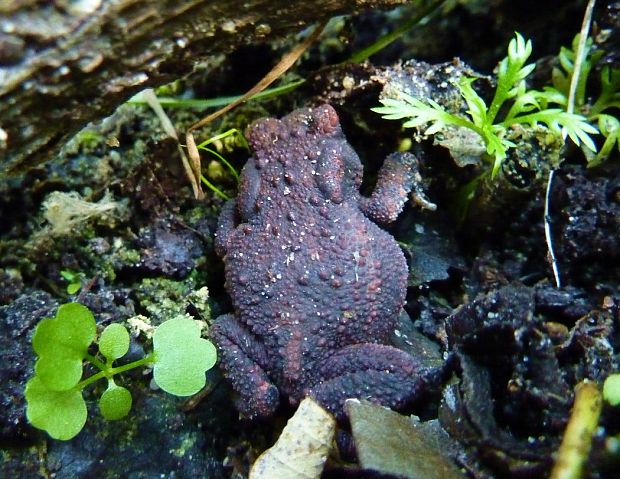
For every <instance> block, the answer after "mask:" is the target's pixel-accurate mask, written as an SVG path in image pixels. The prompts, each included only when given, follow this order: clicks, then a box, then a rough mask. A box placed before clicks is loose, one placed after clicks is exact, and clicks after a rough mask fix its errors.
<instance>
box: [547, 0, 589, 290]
mask: <svg viewBox="0 0 620 479" xmlns="http://www.w3.org/2000/svg"><path fill="white" fill-rule="evenodd" d="M595 4H596V0H589V2H588V5H587V6H586V11H585V13H584V14H583V21H582V22H581V31H580V32H579V45H578V46H577V52H576V53H575V64H574V65H573V74H572V75H571V79H570V88H569V90H568V99H567V102H566V111H567V112H568V113H573V112H574V111H575V94H576V93H577V85H578V84H579V76H580V75H581V65H582V64H583V61H584V56H585V49H586V42H587V40H588V35H589V34H590V25H591V24H592V12H593V11H594V5H595ZM562 135H563V136H564V138H566V131H563V132H562ZM554 172H555V170H554V169H551V170H550V171H549V179H548V180H547V191H546V192H545V218H544V221H545V238H546V240H547V251H548V254H549V258H550V260H551V268H552V269H553V277H554V278H555V285H556V287H558V288H560V287H561V283H560V270H559V268H558V261H557V258H556V256H555V252H554V251H553V244H552V242H551V224H550V221H551V217H550V216H549V198H550V196H551V184H552V182H553V174H554Z"/></svg>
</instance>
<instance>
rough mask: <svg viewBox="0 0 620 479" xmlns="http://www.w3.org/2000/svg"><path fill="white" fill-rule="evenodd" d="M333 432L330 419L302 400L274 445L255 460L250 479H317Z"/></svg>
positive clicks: (314, 404) (334, 422) (313, 404)
mask: <svg viewBox="0 0 620 479" xmlns="http://www.w3.org/2000/svg"><path fill="white" fill-rule="evenodd" d="M335 430H336V421H335V420H334V417H333V416H332V415H331V414H330V413H329V412H327V411H326V410H325V409H323V408H322V407H321V406H319V405H318V404H317V403H316V401H314V400H313V399H311V398H306V399H304V400H303V401H302V402H301V404H300V405H299V408H298V409H297V412H296V413H295V415H294V416H293V417H292V418H291V419H289V421H288V423H287V424H286V426H285V427H284V429H283V430H282V434H280V437H279V438H278V440H277V441H276V443H275V444H274V445H273V446H272V447H270V448H269V449H267V450H266V451H265V452H263V453H262V454H261V455H260V456H259V458H258V459H257V460H256V462H255V463H254V465H253V466H252V469H251V470H250V479H272V478H274V477H286V478H290V479H318V478H319V477H320V476H321V472H322V471H323V466H324V464H325V460H326V459H327V455H328V454H329V450H330V449H331V445H332V440H333V437H334V433H335Z"/></svg>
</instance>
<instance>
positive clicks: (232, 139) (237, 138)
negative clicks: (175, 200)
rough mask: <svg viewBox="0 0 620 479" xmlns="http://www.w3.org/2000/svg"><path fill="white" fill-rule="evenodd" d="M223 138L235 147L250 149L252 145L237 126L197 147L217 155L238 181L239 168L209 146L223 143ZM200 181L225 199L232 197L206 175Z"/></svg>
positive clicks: (201, 176)
mask: <svg viewBox="0 0 620 479" xmlns="http://www.w3.org/2000/svg"><path fill="white" fill-rule="evenodd" d="M222 140H227V141H228V143H227V144H228V145H229V146H230V145H234V146H235V147H236V146H240V147H242V148H245V149H246V150H249V149H250V145H248V142H247V140H246V139H245V137H244V136H243V133H242V132H241V130H239V129H237V128H231V129H230V130H227V131H225V132H224V133H220V134H219V135H215V136H212V137H211V138H209V139H208V140H205V141H203V142H202V143H200V144H199V145H197V146H196V148H198V149H199V150H203V151H206V152H207V153H209V154H210V155H213V156H215V157H216V158H217V159H218V160H219V161H220V162H222V163H223V164H224V165H225V166H226V168H228V171H230V173H231V174H232V176H233V177H234V178H235V181H237V182H238V181H239V173H237V170H235V168H234V167H233V166H232V165H231V164H230V163H229V162H228V161H227V160H226V158H224V157H223V156H222V155H221V154H220V153H219V152H218V151H217V149H214V148H210V147H209V145H214V144H221V142H222ZM200 181H202V182H203V183H204V184H205V185H206V186H207V188H209V189H210V190H211V191H213V192H214V193H215V194H217V195H219V196H220V197H221V198H223V199H225V200H229V199H230V198H229V197H228V195H227V194H225V193H224V192H223V191H222V190H220V189H219V188H218V187H216V186H215V185H214V184H213V183H212V182H210V181H209V180H208V179H207V178H206V177H205V176H204V175H200Z"/></svg>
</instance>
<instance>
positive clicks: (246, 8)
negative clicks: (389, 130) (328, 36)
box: [0, 0, 407, 175]
mask: <svg viewBox="0 0 620 479" xmlns="http://www.w3.org/2000/svg"><path fill="white" fill-rule="evenodd" d="M403 3H407V0H315V1H311V2H310V1H307V2H290V1H286V2H285V1H281V0H241V1H238V0H188V1H185V2H178V1H174V0H156V1H154V0H107V1H104V0H79V1H77V0H75V1H72V0H66V1H57V2H32V1H29V0H8V1H0V32H2V33H0V175H2V174H5V173H7V172H8V173H16V172H19V171H23V170H25V169H27V168H29V167H32V166H34V165H37V164H39V163H41V162H43V161H46V160H47V159H49V158H50V157H52V156H53V155H54V154H56V153H57V152H58V150H59V148H60V147H61V146H62V145H63V144H64V142H65V141H66V140H67V139H68V138H69V137H70V136H71V135H73V134H75V133H76V132H77V131H78V130H79V129H80V128H82V127H83V126H84V125H86V124H87V123H88V122H90V121H93V120H96V119H99V118H102V117H105V116H107V115H109V114H110V113H112V111H113V110H114V109H115V108H116V107H117V106H118V105H119V104H120V103H122V102H124V101H125V100H127V99H128V98H129V97H131V96H132V95H134V94H135V93H137V92H138V91H140V90H142V89H144V88H148V87H155V86H159V85H162V84H165V83H167V82H170V81H172V80H174V79H176V78H179V77H182V76H184V75H186V74H188V73H190V72H191V71H192V69H193V68H194V67H195V65H197V64H198V63H200V62H202V64H203V65H204V64H205V62H206V64H207V66H208V63H209V57H210V56H213V55H215V54H218V53H226V52H228V51H231V50H233V49H234V48H236V47H238V46H240V45H244V44H248V43H251V42H258V41H267V40H270V39H273V38H278V37H282V36H284V35H287V34H290V33H295V32H298V31H300V30H301V29H303V28H305V27H306V26H308V25H310V24H312V23H314V22H316V21H321V20H324V19H326V18H329V17H330V16H333V15H336V14H343V13H352V12H355V11H357V10H360V9H366V8H375V7H377V8H389V7H393V6H396V5H399V4H403Z"/></svg>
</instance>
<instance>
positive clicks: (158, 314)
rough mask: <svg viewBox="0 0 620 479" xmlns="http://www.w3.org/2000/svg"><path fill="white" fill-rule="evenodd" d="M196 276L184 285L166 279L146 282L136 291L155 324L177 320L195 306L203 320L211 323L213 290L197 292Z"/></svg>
mask: <svg viewBox="0 0 620 479" xmlns="http://www.w3.org/2000/svg"><path fill="white" fill-rule="evenodd" d="M197 284H198V282H197V280H196V275H194V274H190V275H189V277H188V278H187V279H186V280H184V281H175V280H171V279H166V278H146V279H143V280H142V282H141V283H140V285H139V286H138V287H137V289H136V290H135V295H136V298H137V300H138V302H139V304H140V306H141V307H142V308H143V309H144V310H145V311H146V313H147V314H148V316H149V318H150V319H151V320H152V322H153V324H155V325H157V324H160V323H162V322H163V321H166V320H167V319H170V318H172V317H174V316H178V315H184V314H185V313H186V310H187V307H188V306H189V305H190V304H191V305H192V306H193V308H194V309H195V310H196V311H197V312H198V313H199V314H200V316H201V317H200V318H199V319H202V320H205V321H209V320H210V317H211V314H210V306H209V290H208V289H207V288H206V287H200V288H198V289H196V288H197Z"/></svg>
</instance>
